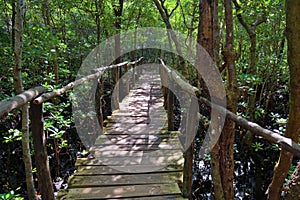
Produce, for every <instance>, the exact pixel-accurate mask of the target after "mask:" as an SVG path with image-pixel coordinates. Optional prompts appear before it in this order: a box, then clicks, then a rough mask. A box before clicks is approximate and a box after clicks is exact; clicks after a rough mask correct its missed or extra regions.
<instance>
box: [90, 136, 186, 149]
mask: <svg viewBox="0 0 300 200" xmlns="http://www.w3.org/2000/svg"><path fill="white" fill-rule="evenodd" d="M115 145H117V146H118V147H120V148H122V147H129V148H130V147H134V146H137V147H148V148H150V147H158V148H162V149H174V147H176V148H179V149H181V144H180V141H179V139H178V138H159V137H151V138H150V137H146V136H145V137H144V138H133V137H126V138H118V139H117V138H109V137H102V138H98V139H97V140H96V142H95V147H97V148H101V147H106V146H113V147H114V146H115ZM171 145H173V146H171ZM169 147H172V148H169Z"/></svg>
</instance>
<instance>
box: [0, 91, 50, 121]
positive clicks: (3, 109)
mask: <svg viewBox="0 0 300 200" xmlns="http://www.w3.org/2000/svg"><path fill="white" fill-rule="evenodd" d="M43 92H44V87H42V86H37V87H33V88H30V89H29V90H26V91H24V92H22V93H21V94H18V95H16V96H14V97H10V98H7V99H4V100H2V101H1V102H0V118H2V117H5V116H7V115H8V113H9V112H11V111H12V110H14V109H17V108H19V107H21V106H23V105H24V104H26V103H28V102H30V101H31V100H33V99H34V98H36V97H37V96H39V95H40V94H42V93H43Z"/></svg>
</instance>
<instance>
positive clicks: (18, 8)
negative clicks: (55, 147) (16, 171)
mask: <svg viewBox="0 0 300 200" xmlns="http://www.w3.org/2000/svg"><path fill="white" fill-rule="evenodd" d="M14 7H15V12H14V13H15V16H14V19H15V22H14V37H15V38H14V39H13V40H14V61H15V64H14V87H15V90H16V92H17V93H18V94H19V93H21V92H23V90H24V88H23V83H22V73H21V70H22V47H23V13H24V9H25V1H24V0H18V1H16V4H15V6H14ZM28 115H29V113H28V104H27V103H26V104H24V106H23V107H22V150H23V159H24V164H25V175H26V184H27V194H28V199H36V192H35V188H34V182H33V176H32V161H31V155H30V145H29V143H30V141H29V129H28V121H29V120H28Z"/></svg>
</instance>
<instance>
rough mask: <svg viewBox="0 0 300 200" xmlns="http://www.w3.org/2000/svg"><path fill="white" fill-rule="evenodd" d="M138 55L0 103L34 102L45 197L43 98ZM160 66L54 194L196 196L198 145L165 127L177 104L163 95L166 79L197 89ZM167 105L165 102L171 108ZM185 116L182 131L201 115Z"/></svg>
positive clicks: (48, 190)
mask: <svg viewBox="0 0 300 200" xmlns="http://www.w3.org/2000/svg"><path fill="white" fill-rule="evenodd" d="M139 61H140V60H138V61H135V62H123V63H119V64H116V65H110V66H106V67H101V68H98V69H96V70H95V71H94V73H93V74H90V75H87V76H85V77H83V78H80V79H78V80H76V81H74V82H71V83H69V84H67V85H66V86H64V87H62V88H60V89H57V90H54V91H52V92H49V93H44V88H43V87H42V86H37V87H34V88H30V89H29V90H27V91H24V92H23V93H21V94H18V95H17V96H14V97H11V98H7V99H5V100H3V101H1V102H0V118H1V117H4V116H6V115H8V113H10V112H11V111H13V110H15V109H17V108H19V107H21V106H23V105H26V104H28V103H29V102H30V110H31V112H30V113H31V114H30V121H31V131H32V140H33V145H34V150H35V152H38V153H35V161H36V169H37V178H38V184H39V191H40V193H41V195H42V198H43V199H47V200H54V199H55V197H54V191H53V183H52V180H51V176H50V170H49V163H48V155H47V150H46V136H45V134H44V128H43V102H45V101H47V100H49V99H52V98H54V97H57V96H60V95H61V94H63V93H65V92H66V91H68V90H70V89H72V88H74V87H76V86H78V85H81V84H82V83H85V82H86V81H89V80H93V79H96V78H98V77H99V76H101V75H102V74H103V73H104V72H105V71H107V70H110V69H116V68H119V69H120V67H124V66H125V67H126V69H128V68H127V67H128V66H134V65H135V64H136V63H138V62H139ZM161 64H162V66H163V70H162V71H160V73H159V74H158V73H156V72H155V73H151V70H150V72H147V70H146V71H142V73H140V74H139V75H140V78H139V81H137V82H136V84H135V87H134V88H132V89H131V90H130V92H129V94H128V95H127V96H126V97H125V98H124V100H123V101H122V102H121V103H120V104H119V109H118V110H115V111H114V112H113V113H112V115H111V116H110V117H108V119H107V120H106V121H105V122H104V123H103V124H104V133H103V134H101V135H100V136H99V137H98V138H97V139H96V140H95V144H94V145H93V146H92V148H91V149H90V152H91V155H93V158H86V159H78V160H77V162H76V165H77V169H78V170H77V172H76V173H75V174H74V175H73V176H72V177H71V178H70V179H69V188H68V189H66V190H61V191H60V192H59V195H58V197H57V199H184V198H183V197H187V198H189V199H191V196H192V164H193V145H188V146H189V147H188V148H186V147H185V148H182V146H184V145H185V144H187V143H188V141H187V140H188V139H189V137H186V136H185V137H182V133H179V132H178V131H168V129H170V127H168V129H167V127H166V124H168V126H170V124H171V123H170V119H171V118H172V116H173V115H172V113H171V110H172V106H174V103H173V102H171V103H170V101H169V100H171V99H172V97H171V98H169V97H170V96H171V95H170V94H171V93H170V92H168V91H167V90H166V89H165V88H164V90H163V95H162V93H161V84H162V83H161V80H170V79H172V80H174V81H175V83H176V84H177V85H178V86H179V87H180V88H182V90H184V91H186V92H187V94H193V93H194V92H196V91H197V88H194V87H193V86H191V85H189V83H187V82H185V81H184V80H183V79H181V78H180V76H178V74H176V73H175V72H173V71H172V70H171V69H170V68H168V67H167V66H166V65H165V64H164V63H163V61H162V60H161ZM134 69H135V68H134V67H133V70H134ZM134 73H135V72H134ZM166 91H167V92H166ZM166 94H168V95H166ZM162 96H164V100H163V98H162ZM187 98H189V96H188V95H187ZM198 101H200V102H201V103H203V104H204V105H206V106H208V107H212V109H215V110H217V111H218V112H220V113H226V117H228V118H229V119H231V120H233V121H235V122H236V123H237V124H239V125H240V126H242V127H243V128H245V129H248V130H250V131H251V133H254V134H257V135H259V136H262V137H263V138H265V139H267V140H268V141H270V142H271V143H275V144H278V145H279V146H280V147H282V148H284V149H286V150H288V151H290V152H292V153H293V154H294V155H295V156H298V157H300V146H299V145H298V144H297V143H295V142H293V141H291V139H290V138H286V137H284V136H281V135H278V134H276V133H274V132H272V131H270V130H266V129H264V128H262V127H260V126H259V125H257V124H255V123H251V122H248V121H247V120H245V119H242V118H241V117H239V116H237V115H235V114H234V113H231V112H229V111H227V110H226V109H225V108H223V107H221V106H218V105H215V104H212V103H211V102H209V101H208V100H207V99H204V98H202V97H199V98H198ZM164 102H165V103H167V106H166V105H164ZM164 107H167V113H166V111H165V109H164ZM186 113H191V112H186ZM181 117H182V116H181ZM185 117H186V119H185V120H186V121H187V122H188V123H187V124H186V127H185V129H186V130H188V129H190V128H193V127H192V126H191V124H194V123H195V121H194V120H197V116H196V117H195V116H189V115H186V116H185ZM188 119H189V120H188ZM167 120H168V123H166V121H167ZM196 122H197V121H196ZM27 126H28V124H27ZM192 131H193V130H188V131H187V132H192ZM179 134H180V137H178V135H179ZM179 138H180V139H179ZM189 142H191V144H193V142H192V141H189ZM182 144H183V145H182ZM183 149H184V151H183Z"/></svg>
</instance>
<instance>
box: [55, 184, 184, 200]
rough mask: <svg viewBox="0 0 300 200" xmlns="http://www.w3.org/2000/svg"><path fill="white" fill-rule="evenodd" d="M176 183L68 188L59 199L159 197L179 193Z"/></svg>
mask: <svg viewBox="0 0 300 200" xmlns="http://www.w3.org/2000/svg"><path fill="white" fill-rule="evenodd" d="M180 194H181V191H180V190H179V188H178V185H177V184H176V183H172V184H147V185H131V186H118V187H88V188H73V189H68V193H67V195H66V196H64V197H62V198H60V199H118V198H133V197H135V198H138V197H139V198H143V197H159V196H163V195H180ZM162 199H163V198H162Z"/></svg>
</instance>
